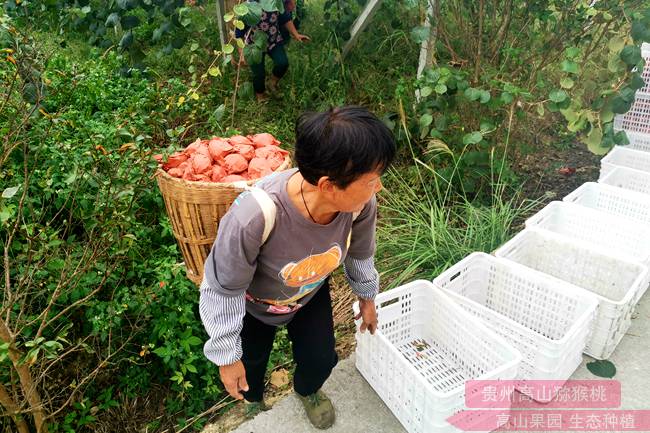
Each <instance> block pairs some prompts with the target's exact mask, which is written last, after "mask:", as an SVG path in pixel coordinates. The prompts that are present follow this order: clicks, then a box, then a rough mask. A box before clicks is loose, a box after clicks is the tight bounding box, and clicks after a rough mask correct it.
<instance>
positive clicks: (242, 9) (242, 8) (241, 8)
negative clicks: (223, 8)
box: [232, 3, 248, 17]
mask: <svg viewBox="0 0 650 433" xmlns="http://www.w3.org/2000/svg"><path fill="white" fill-rule="evenodd" d="M232 10H233V12H235V14H236V15H237V16H239V17H243V16H244V15H246V14H247V13H248V6H246V5H245V4H244V3H240V4H238V5H235V7H234V8H233V9H232Z"/></svg>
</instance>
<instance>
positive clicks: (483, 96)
mask: <svg viewBox="0 0 650 433" xmlns="http://www.w3.org/2000/svg"><path fill="white" fill-rule="evenodd" d="M489 100H490V92H488V91H487V90H481V96H480V101H481V104H486V103H487V102H488V101H489Z"/></svg>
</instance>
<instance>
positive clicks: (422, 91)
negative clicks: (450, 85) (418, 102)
mask: <svg viewBox="0 0 650 433" xmlns="http://www.w3.org/2000/svg"><path fill="white" fill-rule="evenodd" d="M432 93H433V89H432V88H431V87H430V86H424V87H423V88H421V89H420V96H421V97H423V98H426V97H427V96H429V95H431V94H432Z"/></svg>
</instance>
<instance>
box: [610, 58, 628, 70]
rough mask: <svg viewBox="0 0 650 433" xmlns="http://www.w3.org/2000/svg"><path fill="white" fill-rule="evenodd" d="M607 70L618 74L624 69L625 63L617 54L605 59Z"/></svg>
mask: <svg viewBox="0 0 650 433" xmlns="http://www.w3.org/2000/svg"><path fill="white" fill-rule="evenodd" d="M607 70H608V71H609V72H611V73H612V74H619V73H620V72H622V71H624V70H625V63H623V61H622V60H621V58H620V57H619V56H612V57H610V58H609V60H608V61H607Z"/></svg>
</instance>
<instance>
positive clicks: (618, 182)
mask: <svg viewBox="0 0 650 433" xmlns="http://www.w3.org/2000/svg"><path fill="white" fill-rule="evenodd" d="M648 155H650V153H648ZM598 183H602V184H605V185H611V186H615V187H617V188H624V189H628V190H630V191H636V192H640V193H643V194H650V171H641V170H635V169H633V168H629V167H616V168H615V169H613V170H611V171H610V172H609V174H607V175H606V176H604V177H601V178H600V180H599V181H598Z"/></svg>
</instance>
